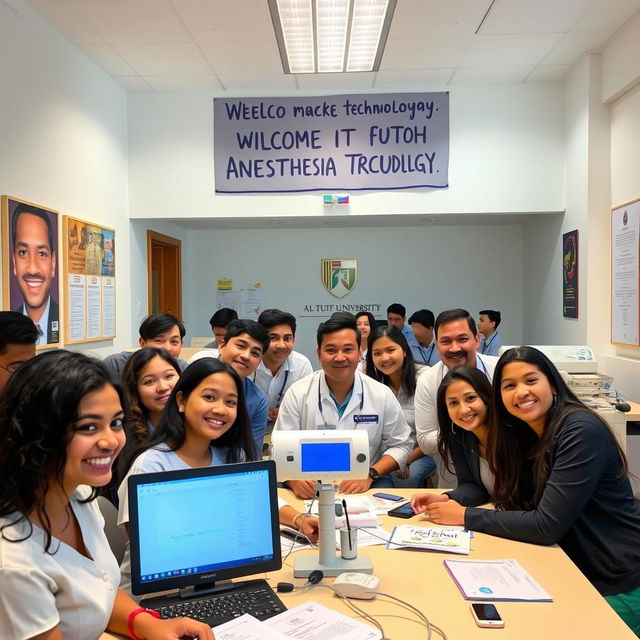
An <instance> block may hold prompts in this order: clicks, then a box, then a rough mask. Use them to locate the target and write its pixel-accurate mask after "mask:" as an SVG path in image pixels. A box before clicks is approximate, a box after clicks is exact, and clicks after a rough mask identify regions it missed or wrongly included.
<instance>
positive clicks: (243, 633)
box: [213, 613, 287, 640]
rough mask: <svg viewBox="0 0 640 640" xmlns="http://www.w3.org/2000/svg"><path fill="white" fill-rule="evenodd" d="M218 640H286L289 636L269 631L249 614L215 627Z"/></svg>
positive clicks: (262, 623)
mask: <svg viewBox="0 0 640 640" xmlns="http://www.w3.org/2000/svg"><path fill="white" fill-rule="evenodd" d="M213 628H214V629H215V636H216V640H286V637H287V636H283V635H282V634H281V633H278V632H277V631H274V630H273V629H269V628H268V627H266V626H265V624H264V622H260V620H257V619H256V618H254V617H253V616H250V615H249V614H248V613H245V614H244V615H243V616H240V617H239V618H236V619H235V620H230V621H229V622H225V623H224V624H221V625H218V626H217V627H213Z"/></svg>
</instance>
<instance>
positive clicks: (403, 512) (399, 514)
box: [387, 504, 416, 518]
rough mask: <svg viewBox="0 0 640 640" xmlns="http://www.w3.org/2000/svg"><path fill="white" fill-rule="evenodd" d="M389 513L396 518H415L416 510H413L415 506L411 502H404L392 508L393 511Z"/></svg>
mask: <svg viewBox="0 0 640 640" xmlns="http://www.w3.org/2000/svg"><path fill="white" fill-rule="evenodd" d="M387 515H388V516H392V517H394V518H413V516H415V515H416V512H415V511H414V510H413V507H412V506H411V505H410V504H403V505H401V506H400V507H396V508H395V509H391V511H389V512H388V513H387Z"/></svg>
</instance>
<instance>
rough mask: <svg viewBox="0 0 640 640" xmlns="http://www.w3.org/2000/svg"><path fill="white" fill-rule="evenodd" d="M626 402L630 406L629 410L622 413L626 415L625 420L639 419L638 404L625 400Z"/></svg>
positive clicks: (639, 407)
mask: <svg viewBox="0 0 640 640" xmlns="http://www.w3.org/2000/svg"><path fill="white" fill-rule="evenodd" d="M627 404H628V405H629V406H630V407H631V411H629V412H628V413H625V414H624V415H625V416H626V417H627V422H629V421H630V420H640V404H638V403H637V402H627Z"/></svg>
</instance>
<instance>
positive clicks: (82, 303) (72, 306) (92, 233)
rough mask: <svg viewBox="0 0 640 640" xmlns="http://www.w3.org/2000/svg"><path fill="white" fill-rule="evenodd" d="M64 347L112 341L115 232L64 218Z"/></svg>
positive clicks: (67, 217)
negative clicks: (110, 339) (81, 343)
mask: <svg viewBox="0 0 640 640" xmlns="http://www.w3.org/2000/svg"><path fill="white" fill-rule="evenodd" d="M63 240H64V268H63V273H64V296H65V305H64V307H65V327H66V331H65V343H69V344H75V343H78V342H95V341H97V340H106V339H109V338H113V337H115V324H116V323H115V273H116V267H115V263H116V247H115V231H114V230H113V229H110V228H108V227H103V226H100V225H96V224H93V223H91V222H86V221H85V220H79V219H78V218H72V217H71V216H64V217H63Z"/></svg>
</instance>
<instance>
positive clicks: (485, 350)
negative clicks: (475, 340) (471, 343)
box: [482, 331, 498, 355]
mask: <svg viewBox="0 0 640 640" xmlns="http://www.w3.org/2000/svg"><path fill="white" fill-rule="evenodd" d="M497 335H498V332H497V331H494V332H493V335H492V336H491V337H490V338H489V342H487V341H486V340H485V343H484V344H483V345H482V353H483V354H485V355H486V353H487V349H488V348H489V347H490V346H491V343H492V342H493V341H494V339H495V337H496V336H497Z"/></svg>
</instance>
